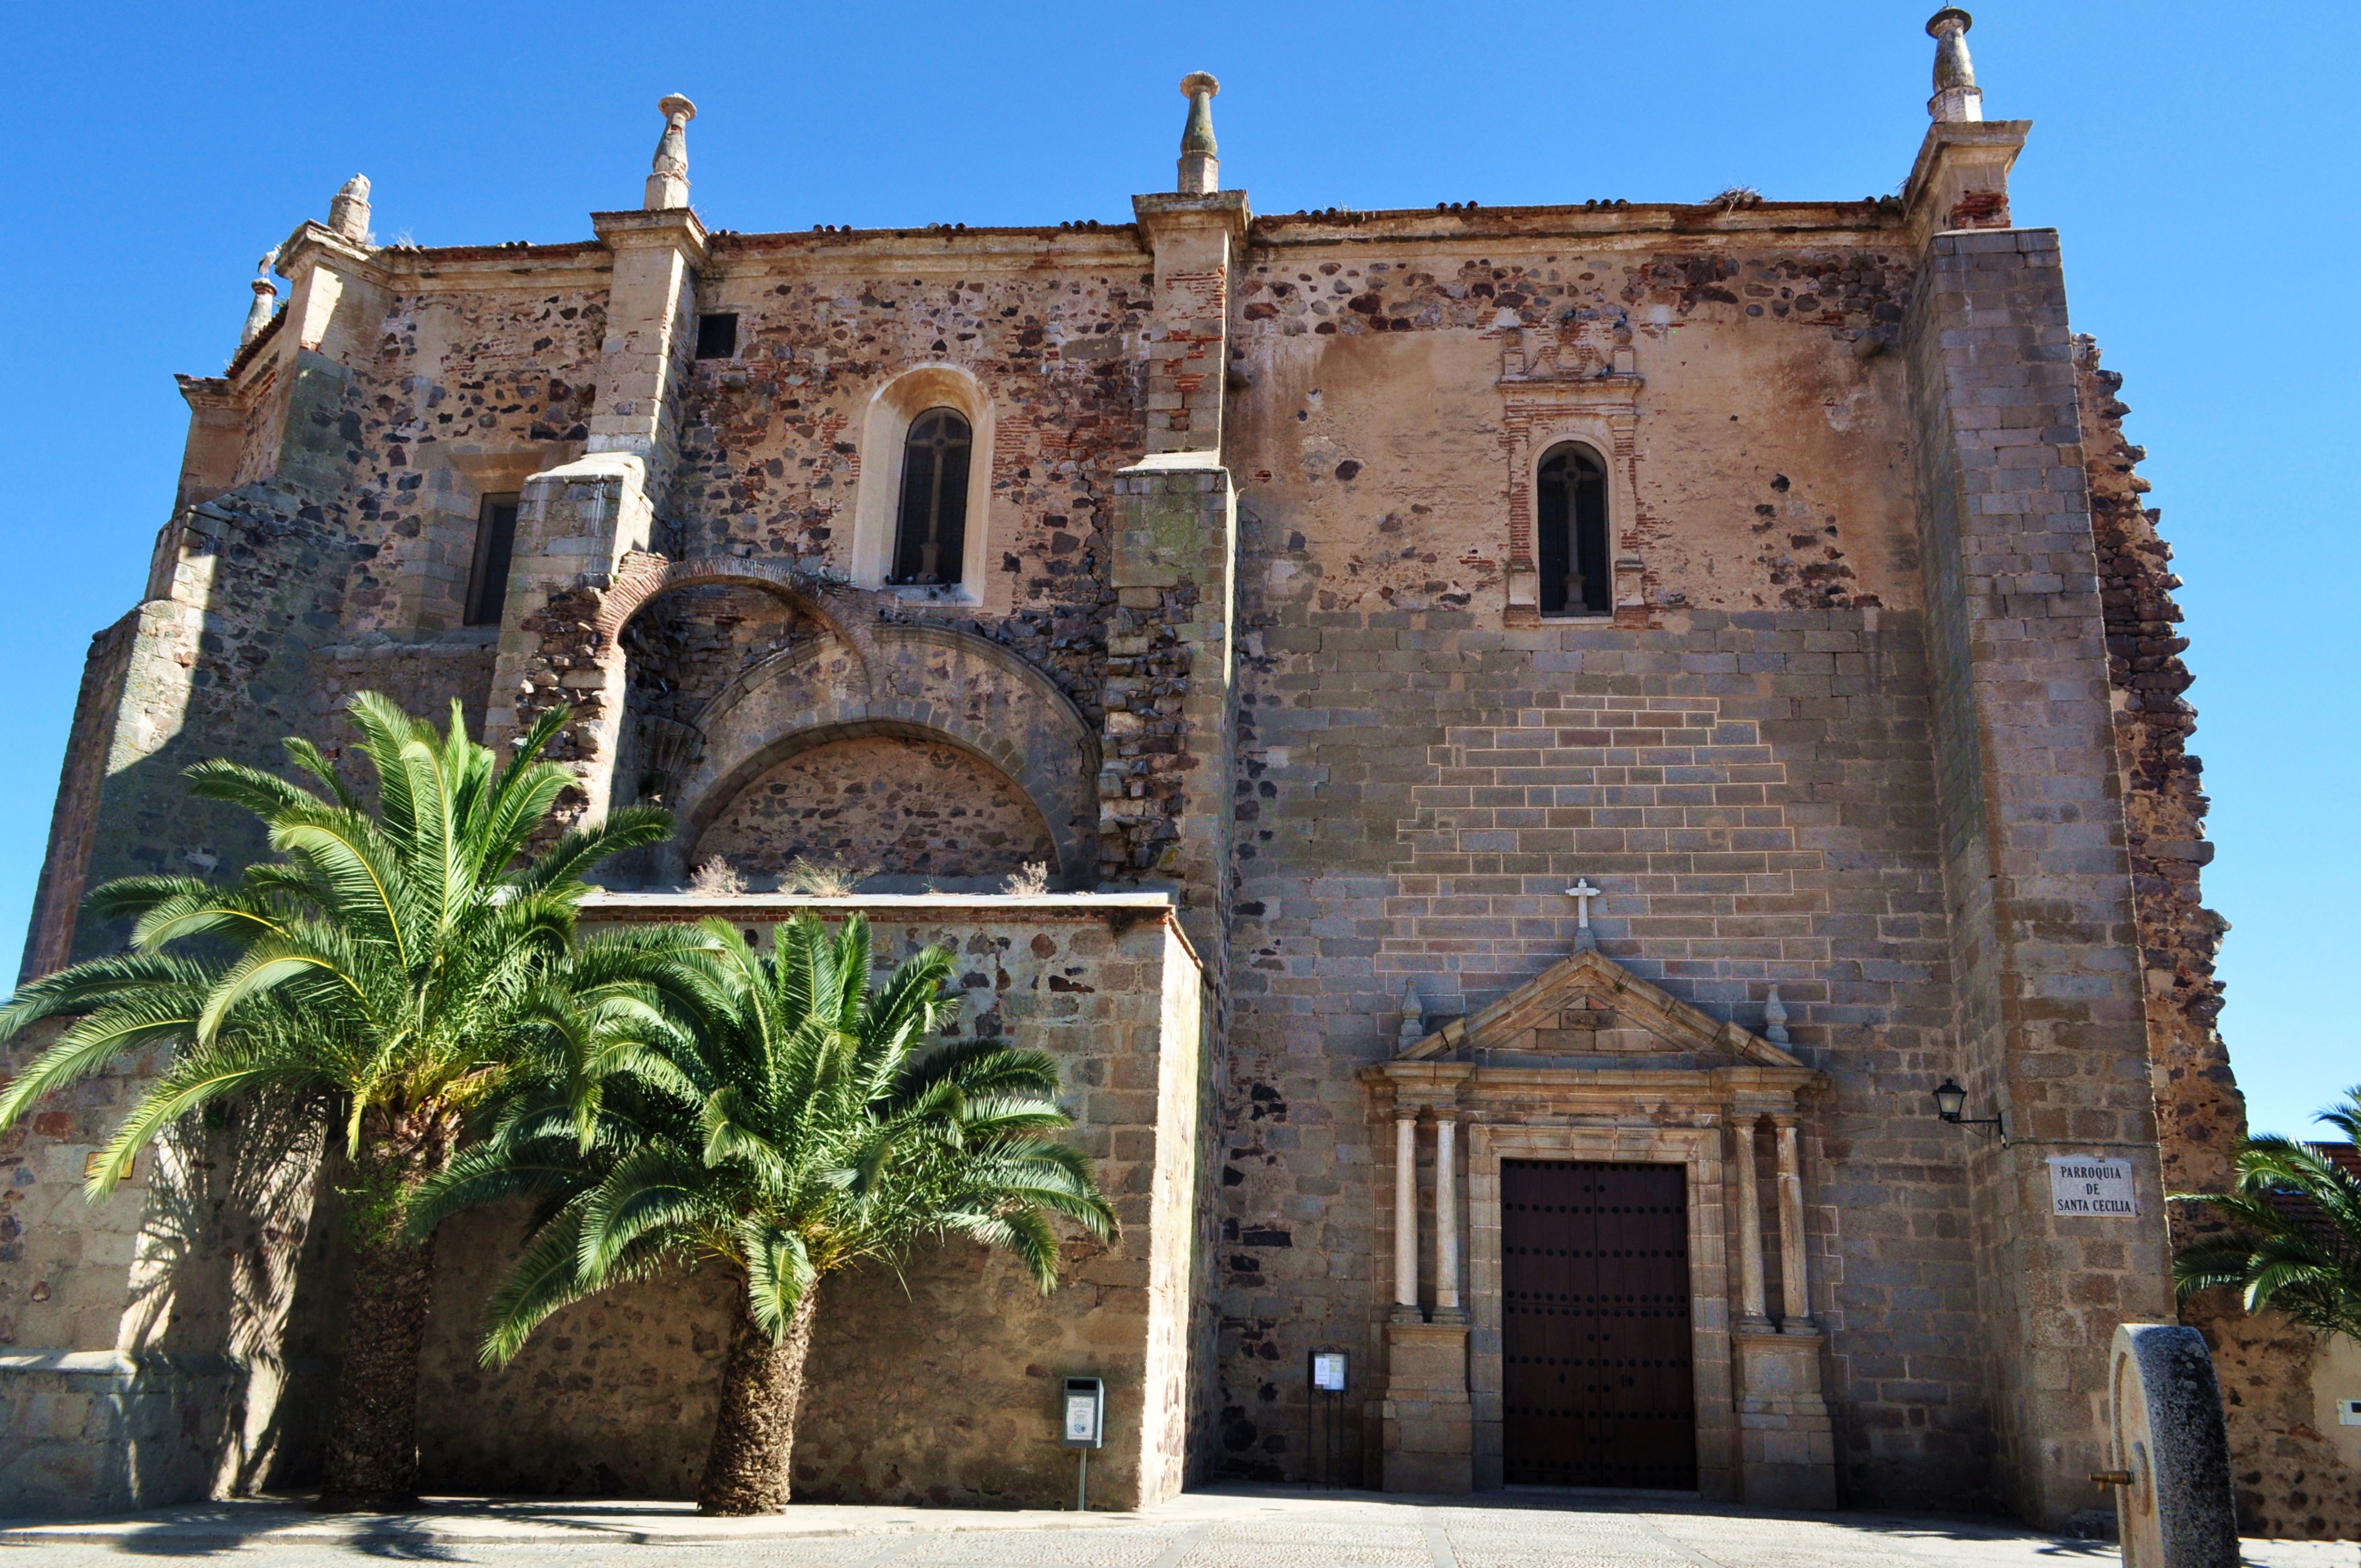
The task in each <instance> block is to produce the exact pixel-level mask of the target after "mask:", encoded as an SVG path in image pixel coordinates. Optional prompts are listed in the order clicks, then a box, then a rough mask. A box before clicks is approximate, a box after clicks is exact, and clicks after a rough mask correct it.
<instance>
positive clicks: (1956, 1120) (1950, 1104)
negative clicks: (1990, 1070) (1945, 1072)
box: [1935, 1077, 2008, 1143]
mask: <svg viewBox="0 0 2361 1568" xmlns="http://www.w3.org/2000/svg"><path fill="white" fill-rule="evenodd" d="M1967 1108H1968V1091H1966V1090H1964V1089H1961V1088H1960V1086H1959V1084H1958V1083H1957V1082H1956V1081H1954V1080H1952V1079H1950V1078H1949V1077H1946V1078H1945V1079H1944V1080H1943V1081H1942V1082H1941V1084H1939V1085H1938V1086H1937V1088H1936V1090H1935V1114H1936V1115H1938V1116H1940V1117H1941V1118H1942V1119H1943V1120H1944V1121H1946V1122H1949V1123H1950V1124H1951V1125H1953V1126H1955V1127H1991V1128H1993V1129H1995V1130H1997V1131H1998V1132H1999V1134H2000V1139H2001V1142H2003V1143H2006V1142H2008V1124H2007V1123H2006V1122H2004V1121H2003V1120H2002V1119H2001V1117H2000V1116H1999V1115H1998V1114H1997V1113H1995V1114H1993V1115H1990V1116H1969V1115H1964V1114H1962V1113H1964V1112H1965V1111H1966V1110H1967Z"/></svg>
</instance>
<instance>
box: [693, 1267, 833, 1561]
mask: <svg viewBox="0 0 2361 1568" xmlns="http://www.w3.org/2000/svg"><path fill="white" fill-rule="evenodd" d="M818 1306H819V1286H818V1283H817V1282H815V1283H814V1284H813V1285H812V1286H811V1288H808V1289H807V1290H806V1291H805V1292H804V1294H803V1299H801V1300H799V1301H797V1302H796V1310H795V1315H794V1316H793V1317H791V1318H789V1319H788V1320H787V1333H786V1337H785V1339H783V1340H781V1341H779V1342H778V1343H775V1344H774V1343H772V1342H771V1336H770V1334H769V1333H768V1332H766V1331H764V1330H763V1329H762V1328H760V1327H758V1326H756V1324H755V1322H754V1320H753V1319H752V1317H751V1316H749V1315H748V1312H747V1310H746V1299H745V1297H744V1296H743V1295H742V1294H741V1296H740V1297H739V1301H738V1321H737V1323H736V1325H735V1326H734V1327H733V1328H732V1329H731V1331H730V1358H729V1359H728V1360H727V1361H726V1362H724V1363H723V1364H722V1367H721V1409H720V1413H719V1416H717V1417H716V1418H715V1420H714V1423H713V1447H712V1449H711V1450H710V1451H709V1452H708V1453H707V1454H706V1456H705V1474H704V1475H703V1476H702V1477H701V1478H700V1479H699V1480H698V1482H697V1512H698V1513H701V1514H724V1515H744V1514H774V1513H777V1512H779V1511H780V1510H781V1509H782V1508H785V1507H786V1506H787V1468H788V1465H789V1464H790V1462H791V1461H792V1460H793V1459H794V1458H795V1452H796V1410H797V1409H798V1408H799V1407H800V1406H801V1405H802V1404H803V1398H804V1358H805V1356H806V1355H807V1354H809V1353H810V1350H811V1333H812V1317H813V1315H814V1312H815V1311H816V1310H817V1309H818Z"/></svg>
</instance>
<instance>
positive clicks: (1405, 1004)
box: [1394, 980, 1426, 1051]
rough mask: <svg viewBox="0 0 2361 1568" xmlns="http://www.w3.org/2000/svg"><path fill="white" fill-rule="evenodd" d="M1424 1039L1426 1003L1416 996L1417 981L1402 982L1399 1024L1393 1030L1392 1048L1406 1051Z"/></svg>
mask: <svg viewBox="0 0 2361 1568" xmlns="http://www.w3.org/2000/svg"><path fill="white" fill-rule="evenodd" d="M1424 1038H1426V1003H1425V1002H1424V1001H1422V999H1421V998H1420V996H1419V994H1418V981H1414V980H1406V981H1402V999H1401V1022H1400V1025H1398V1026H1396V1028H1395V1029H1394V1047H1395V1048H1396V1049H1397V1050H1405V1051H1406V1050H1408V1049H1410V1047H1412V1046H1414V1045H1416V1044H1418V1043H1419V1042H1420V1041H1421V1040H1422V1039H1424Z"/></svg>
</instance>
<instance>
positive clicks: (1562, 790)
mask: <svg viewBox="0 0 2361 1568" xmlns="http://www.w3.org/2000/svg"><path fill="white" fill-rule="evenodd" d="M1271 532H1273V531H1272V530H1270V528H1269V527H1268V524H1267V523H1266V524H1265V525H1263V526H1262V527H1261V528H1260V529H1259V530H1257V532H1253V533H1250V534H1249V543H1248V550H1247V561H1248V565H1247V567H1246V570H1244V571H1243V572H1242V574H1241V576H1242V578H1243V579H1244V580H1245V581H1246V582H1248V583H1254V582H1257V581H1267V580H1268V577H1267V576H1266V575H1265V574H1263V573H1262V572H1260V571H1258V570H1257V567H1259V566H1261V565H1266V564H1267V563H1268V559H1270V558H1271V556H1273V555H1275V554H1283V550H1282V551H1274V550H1273V549H1272V548H1271V545H1272V541H1271V539H1270V537H1269V535H1270V533H1271ZM1280 543H1282V545H1283V541H1282V542H1280ZM1278 611H1279V607H1278V606H1276V605H1274V604H1273V603H1272V602H1271V601H1270V600H1269V599H1268V598H1256V599H1252V600H1250V601H1249V602H1248V604H1247V605H1246V607H1245V609H1244V619H1245V620H1246V624H1247V625H1249V626H1253V625H1255V624H1256V622H1257V620H1260V621H1262V622H1263V623H1264V624H1263V629H1262V630H1260V632H1259V634H1258V636H1259V652H1260V657H1259V658H1257V659H1256V660H1255V661H1254V662H1253V665H1252V670H1251V673H1250V674H1248V675H1247V676H1246V680H1245V682H1244V685H1245V688H1246V689H1245V692H1244V694H1243V696H1242V699H1241V700H1242V703H1243V705H1244V707H1243V709H1242V715H1241V718H1242V724H1243V726H1244V733H1243V753H1242V755H1243V759H1244V765H1243V768H1242V770H1241V782H1242V784H1244V785H1245V792H1244V798H1243V799H1242V803H1241V807H1240V816H1241V817H1242V818H1243V820H1242V821H1241V824H1240V826H1241V829H1242V838H1243V839H1244V842H1242V844H1241V846H1240V850H1239V852H1240V855H1241V858H1242V864H1241V882H1240V888H1239V905H1238V909H1239V917H1238V921H1237V924H1236V927H1235V944H1236V946H1235V971H1234V972H1235V985H1236V989H1237V1002H1236V1023H1235V1026H1234V1030H1233V1036H1232V1047H1231V1058H1230V1060H1231V1070H1232V1073H1233V1077H1234V1090H1233V1094H1232V1096H1231V1100H1230V1103H1229V1105H1228V1107H1227V1113H1228V1115H1229V1118H1230V1122H1229V1126H1228V1131H1227V1134H1226V1136H1225V1147H1224V1160H1225V1166H1224V1176H1223V1180H1224V1200H1225V1204H1224V1222H1223V1223H1224V1232H1223V1235H1224V1245H1223V1246H1222V1248H1221V1255H1222V1258H1223V1262H1224V1266H1225V1268H1227V1269H1228V1271H1229V1274H1228V1286H1227V1288H1225V1290H1224V1297H1223V1330H1224V1333H1223V1361H1222V1366H1223V1371H1224V1428H1223V1443H1224V1464H1225V1465H1226V1466H1227V1467H1228V1468H1229V1469H1230V1470H1231V1471H1232V1472H1233V1473H1239V1474H1247V1475H1299V1474H1301V1469H1300V1460H1299V1458H1298V1457H1297V1456H1296V1454H1295V1453H1294V1451H1293V1441H1292V1438H1291V1436H1290V1434H1292V1433H1295V1432H1298V1431H1301V1418H1302V1415H1303V1410H1302V1408H1301V1398H1302V1396H1301V1389H1300V1387H1298V1385H1299V1384H1300V1381H1301V1379H1300V1378H1299V1377H1296V1376H1292V1374H1291V1371H1290V1369H1291V1368H1293V1367H1296V1366H1298V1365H1301V1357H1302V1354H1303V1352H1304V1351H1305V1350H1306V1349H1307V1348H1309V1347H1310V1346H1311V1345H1312V1344H1315V1343H1327V1342H1331V1341H1334V1342H1341V1343H1357V1344H1365V1345H1367V1351H1368V1354H1371V1355H1375V1354H1376V1352H1377V1343H1378V1342H1377V1339H1376V1337H1375V1327H1376V1324H1377V1322H1378V1321H1380V1319H1381V1317H1382V1307H1383V1302H1384V1300H1385V1299H1389V1279H1390V1273H1389V1270H1390V1255H1391V1245H1390V1237H1389V1234H1388V1225H1389V1220H1388V1215H1387V1213H1386V1212H1380V1209H1381V1207H1382V1206H1383V1204H1384V1201H1385V1199H1386V1194H1383V1193H1380V1192H1378V1190H1377V1188H1378V1185H1379V1184H1380V1182H1381V1181H1382V1180H1383V1179H1384V1178H1383V1174H1382V1171H1381V1170H1380V1168H1379V1162H1380V1161H1381V1159H1383V1158H1389V1155H1388V1153H1387V1151H1386V1150H1383V1149H1380V1148H1377V1147H1374V1146H1373V1145H1372V1141H1371V1140H1372V1129H1371V1128H1370V1126H1369V1125H1368V1124H1367V1107H1366V1105H1365V1103H1364V1102H1363V1092H1364V1091H1362V1089H1361V1087H1360V1086H1359V1084H1358V1083H1356V1081H1355V1080H1354V1078H1353V1076H1352V1075H1353V1071H1354V1069H1356V1068H1358V1067H1360V1066H1362V1065H1363V1064H1365V1063H1367V1062H1369V1061H1371V1060H1374V1059H1378V1058H1381V1057H1383V1056H1385V1055H1387V1054H1389V1052H1390V1051H1391V1049H1392V1047H1393V1043H1394V1042H1393V1036H1394V1028H1395V1023H1396V1014H1397V1013H1398V1010H1399V1006H1400V995H1401V988H1402V985H1403V982H1404V981H1405V980H1414V981H1415V982H1416V983H1417V984H1418V986H1419V987H1420V990H1421V992H1422V995H1424V996H1425V998H1426V999H1427V1003H1428V1007H1429V1016H1430V1019H1432V1018H1433V1017H1435V1016H1437V1015H1442V1014H1452V1013H1457V1012H1463V1011H1468V1010H1472V1009H1474V1008H1477V1007H1479V1006H1482V1005H1483V1004H1485V1003H1488V1002H1490V1001H1492V1000H1495V999H1496V998H1497V997H1498V996H1499V995H1500V994H1502V993H1504V992H1506V991H1508V990H1510V989H1512V988H1513V987H1514V986H1515V985H1516V984H1519V983H1521V982H1522V981H1525V980H1528V979H1530V978H1532V975H1533V974H1535V973H1537V972H1539V971H1540V970H1542V969H1543V968H1544V967H1546V965H1547V964H1548V963H1549V962H1551V961H1553V960H1554V959H1557V958H1561V957H1563V956H1564V955H1565V953H1566V952H1567V951H1568V950H1570V949H1571V948H1572V946H1573V942H1574V935H1575V933H1574V917H1573V909H1572V905H1571V901H1569V900H1567V899H1566V898H1565V896H1564V894H1563V892H1562V891H1561V890H1562V889H1563V888H1564V887H1565V885H1566V884H1567V883H1570V882H1571V881H1572V880H1573V878H1574V877H1575V876H1576V875H1577V874H1581V875H1587V876H1588V877H1589V878H1590V879H1591V880H1592V881H1593V882H1594V883H1597V884H1598V885H1600V886H1602V887H1604V888H1606V889H1607V890H1608V894H1609V896H1608V898H1607V899H1606V901H1605V902H1604V904H1603V906H1602V911H1601V913H1600V914H1599V916H1598V930H1599V938H1600V947H1601V949H1602V950H1603V951H1605V952H1606V953H1607V954H1608V955H1609V956H1610V957H1612V958H1615V959H1617V960H1618V961H1620V962H1622V963H1624V964H1626V965H1627V966H1628V967H1630V968H1631V969H1632V970H1634V971H1635V972H1637V973H1639V974H1641V975H1642V976H1644V977H1646V978H1648V979H1651V980H1653V981H1658V982H1659V983H1662V984H1664V985H1666V986H1667V987H1668V988H1670V989H1671V990H1672V991H1673V992H1675V994H1676V995H1679V996H1682V997H1683V998H1684V999H1686V1000H1689V1001H1692V1002H1695V1003H1697V1004H1698V1005H1700V1006H1703V1007H1705V1008H1707V1009H1708V1011H1709V1012H1713V1013H1716V1014H1719V1015H1722V1016H1734V1017H1736V1018H1737V1019H1738V1020H1739V1021H1740V1022H1741V1023H1743V1024H1746V1025H1749V1026H1751V1027H1760V1026H1761V1022H1762V1019H1761V1009H1762V1003H1763V997H1764V995H1765V993H1766V991H1767V988H1768V986H1769V985H1770V984H1772V983H1776V984H1778V986H1779V987H1780V992H1781V995H1782V997H1783V999H1784V1001H1785V1003H1786V1004H1787V1006H1788V1008H1789V1010H1790V1014H1791V1024H1790V1028H1791V1031H1792V1033H1793V1036H1794V1038H1795V1042H1796V1044H1795V1050H1796V1054H1798V1055H1799V1056H1801V1057H1802V1058H1804V1059H1805V1060H1806V1061H1807V1062H1808V1063H1810V1064H1811V1065H1813V1066H1815V1067H1817V1068H1818V1069H1821V1070H1822V1071H1824V1072H1826V1073H1828V1075H1829V1076H1830V1078H1831V1080H1832V1081H1833V1092H1832V1093H1830V1094H1829V1095H1828V1096H1827V1097H1825V1099H1823V1100H1821V1101H1820V1102H1817V1103H1816V1104H1814V1105H1813V1106H1812V1108H1811V1113H1810V1115H1809V1118H1808V1119H1807V1123H1806V1140H1805V1147H1806V1190H1807V1192H1808V1193H1809V1194H1810V1196H1811V1212H1810V1216H1809V1220H1808V1231H1809V1244H1810V1254H1811V1267H1812V1273H1813V1280H1812V1284H1813V1292H1814V1295H1813V1301H1812V1307H1813V1310H1814V1312H1815V1314H1816V1315H1817V1316H1819V1317H1820V1318H1821V1319H1822V1321H1824V1323H1825V1324H1826V1325H1827V1327H1828V1331H1829V1334H1830V1346H1831V1348H1830V1365H1831V1369H1832V1372H1833V1376H1832V1378H1831V1384H1830V1401H1831V1404H1832V1405H1833V1406H1834V1408H1835V1412H1836V1418H1837V1421H1838V1426H1839V1443H1840V1446H1839V1463H1840V1464H1841V1466H1842V1470H1843V1475H1844V1482H1845V1486H1846V1490H1847V1492H1848V1494H1849V1495H1850V1496H1851V1497H1855V1498H1858V1499H1861V1500H1871V1499H1877V1500H1882V1501H1890V1502H1905V1501H1926V1500H1931V1499H1935V1498H1938V1497H1943V1496H1945V1495H1946V1493H1947V1491H1948V1490H1950V1489H1952V1488H1955V1487H1956V1485H1957V1481H1958V1477H1959V1475H1960V1473H1961V1471H1962V1470H1963V1469H1965V1470H1967V1471H1970V1472H1972V1471H1974V1470H1976V1469H1978V1468H1980V1467H1981V1465H1982V1463H1983V1461H1984V1457H1985V1454H1986V1453H1987V1450H1988V1443H1989V1437H1988V1433H1987V1429H1986V1426H1985V1421H1986V1416H1985V1412H1984V1409H1983V1404H1982V1388H1981V1381H1982V1369H1981V1368H1980V1366H1979V1365H1977V1361H1976V1358H1975V1356H1974V1355H1973V1354H1972V1352H1971V1351H1968V1350H1966V1349H1965V1348H1964V1347H1965V1345H1966V1343H1967V1342H1968V1341H1969V1340H1970V1339H1971V1336H1972V1333H1973V1330H1974V1323H1975V1316H1974V1312H1975V1295H1974V1290H1975V1287H1974V1279H1973V1273H1972V1266H1971V1260H1970V1258H1969V1255H1968V1253H1967V1249H1966V1245H1965V1235H1966V1230H1967V1216H1966V1190H1965V1180H1964V1171H1963V1169H1962V1168H1961V1165H1960V1149H1959V1148H1958V1146H1957V1140H1956V1137H1955V1136H1949V1135H1948V1134H1949V1133H1950V1131H1951V1130H1950V1129H1948V1128H1941V1127H1940V1126H1939V1124H1934V1123H1933V1121H1932V1118H1931V1117H1929V1118H1925V1119H1921V1118H1916V1117H1907V1118H1905V1117H1897V1116H1895V1115H1894V1112H1893V1107H1894V1104H1895V1103H1897V1102H1901V1103H1905V1104H1906V1103H1911V1102H1914V1100H1915V1098H1916V1096H1920V1095H1923V1094H1924V1093H1925V1092H1926V1091H1927V1090H1928V1089H1931V1088H1932V1087H1933V1085H1934V1083H1935V1081H1936V1080H1937V1078H1938V1076H1939V1070H1940V1069H1939V1066H1938V1063H1939V1062H1940V1060H1941V1058H1942V1055H1943V1038H1942V1036H1943V1032H1944V1029H1945V1026H1946V1025H1947V1024H1948V1022H1949V1009H1948V998H1947V996H1946V994H1945V990H1944V985H1943V981H1944V976H1945V966H1946V958H1947V955H1946V951H1945V946H1944V940H1943V937H1944V933H1943V923H1942V909H1941V900H1940V880H1939V874H1938V867H1937V862H1936V859H1935V850H1936V845H1935V839H1934V832H1933V800H1932V780H1931V778H1930V776H1929V773H1928V759H1927V731H1926V710H1925V696H1924V673H1923V667H1922V663H1921V658H1920V653H1919V639H1918V634H1917V628H1916V624H1915V618H1911V617H1907V616H1900V617H1897V616H1894V615H1886V616H1883V617H1882V618H1881V617H1876V616H1874V615H1872V614H1865V613H1864V612H1862V611H1860V610H1818V611H1811V610H1778V611H1770V610H1766V611H1748V612H1741V613H1738V614H1734V615H1726V614H1721V613H1719V612H1709V611H1698V612H1694V613H1693V614H1689V615H1685V616H1682V617H1679V618H1678V621H1679V624H1677V625H1675V626H1667V627H1666V628H1664V630H1660V631H1651V632H1630V631H1618V630H1612V629H1609V628H1606V627H1603V626H1598V625H1596V624H1594V625H1592V626H1587V627H1579V628H1577V627H1549V628H1545V629H1542V630H1533V631H1508V630H1481V629H1477V628H1475V627H1471V626H1469V625H1468V624H1466V621H1467V618H1466V617H1465V616H1462V615H1452V614H1449V613H1435V612H1427V613H1418V612H1408V613H1402V612H1397V613H1391V614H1379V615H1375V616H1368V617H1361V616H1349V617H1348V616H1345V615H1343V614H1341V613H1332V614H1329V615H1317V614H1315V615H1312V616H1309V617H1301V618H1300V619H1299V623H1298V624H1296V625H1293V626H1285V627H1282V626H1275V625H1271V624H1269V622H1270V621H1271V620H1274V619H1277V617H1278ZM1301 620H1309V621H1311V624H1310V625H1303V624H1301V623H1300V621H1301ZM1872 621H1873V622H1874V623H1875V624H1874V625H1873V626H1872V624H1871V622H1872ZM1248 637H1249V639H1250V640H1252V639H1254V638H1255V637H1257V633H1255V632H1252V631H1250V632H1249V633H1248ZM1405 655H1407V656H1408V657H1407V658H1405ZM1403 666H1407V667H1408V673H1404V671H1403ZM1437 670H1447V671H1448V672H1449V674H1447V675H1445V676H1443V677H1442V678H1433V677H1432V676H1430V675H1428V674H1426V672H1433V671H1437ZM1378 1131H1379V1133H1382V1132H1384V1131H1385V1129H1379V1130H1378ZM1374 1364H1375V1363H1374V1362H1372V1363H1370V1365H1374Z"/></svg>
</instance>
